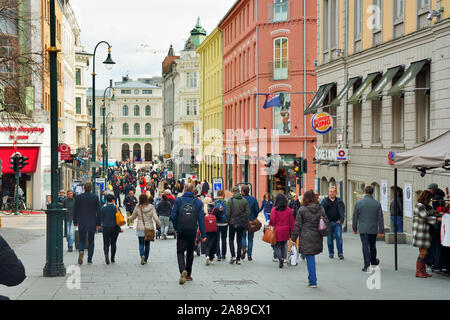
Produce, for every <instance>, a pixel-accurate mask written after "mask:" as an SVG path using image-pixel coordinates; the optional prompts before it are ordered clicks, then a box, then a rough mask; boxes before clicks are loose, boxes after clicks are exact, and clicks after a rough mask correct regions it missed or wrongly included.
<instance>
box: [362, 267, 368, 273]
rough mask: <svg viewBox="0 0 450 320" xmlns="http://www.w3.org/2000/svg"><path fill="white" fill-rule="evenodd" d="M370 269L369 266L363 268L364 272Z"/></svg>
mask: <svg viewBox="0 0 450 320" xmlns="http://www.w3.org/2000/svg"><path fill="white" fill-rule="evenodd" d="M368 269H369V267H364V268H362V270H361V271H362V272H367V270H368Z"/></svg>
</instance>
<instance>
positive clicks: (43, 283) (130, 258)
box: [0, 215, 450, 300]
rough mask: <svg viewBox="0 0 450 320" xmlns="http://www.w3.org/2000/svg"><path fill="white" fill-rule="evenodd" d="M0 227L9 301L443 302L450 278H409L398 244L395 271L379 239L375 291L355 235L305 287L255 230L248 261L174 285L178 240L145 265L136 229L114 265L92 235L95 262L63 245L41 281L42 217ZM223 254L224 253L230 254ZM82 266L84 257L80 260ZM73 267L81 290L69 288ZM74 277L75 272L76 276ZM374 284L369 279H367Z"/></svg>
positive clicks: (406, 257)
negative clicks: (59, 269)
mask: <svg viewBox="0 0 450 320" xmlns="http://www.w3.org/2000/svg"><path fill="white" fill-rule="evenodd" d="M2 218H3V228H1V229H0V234H2V235H3V236H4V237H5V239H6V240H7V241H8V242H9V243H10V244H11V246H12V247H13V248H14V250H15V252H16V254H17V255H18V257H19V258H20V259H21V260H22V262H23V263H24V265H25V268H26V272H27V279H26V280H25V281H24V282H23V283H22V284H21V285H19V286H16V287H12V288H7V287H4V286H0V294H2V295H7V296H9V297H10V298H11V299H20V300H30V299H44V300H48V299H54V300H60V299H63V300H86V299H87V300H92V299H105V300H117V299H119V300H120V299H131V300H143V299H170V300H175V299H176V300H186V299H187V300H210V299H214V300H217V299H226V300H248V299H251V300H268V299H275V300H279V299H282V300H286V299H287V300H292V299H295V300H297V299H300V300H303V299H437V300H442V299H448V298H449V297H450V295H449V292H450V289H449V288H450V278H449V277H446V276H444V275H441V274H437V273H434V274H433V277H432V278H429V279H418V278H415V276H414V275H415V262H416V258H417V250H416V248H413V247H411V246H410V245H399V271H397V272H396V271H394V247H393V246H392V245H388V244H385V243H384V242H378V243H377V247H378V256H379V258H380V260H381V265H380V280H381V282H380V285H381V288H380V289H379V290H377V289H373V290H369V289H368V287H367V282H368V278H369V277H370V276H375V274H370V273H363V272H362V271H361V268H362V253H361V245H360V240H359V236H356V235H353V234H350V233H344V255H345V260H342V261H341V260H338V259H333V260H330V259H329V258H328V254H327V249H326V244H325V243H324V249H325V251H324V253H322V254H320V255H319V256H317V257H316V263H317V277H318V288H317V289H309V288H307V287H306V285H307V270H306V264H305V263H304V262H303V261H302V260H300V261H299V264H298V266H285V267H284V268H282V269H279V267H278V263H275V262H272V249H271V248H270V246H269V245H267V244H266V243H264V242H262V241H261V237H262V234H261V231H260V232H258V233H256V234H255V241H254V252H253V258H254V261H251V262H249V261H247V260H245V261H243V262H242V265H240V266H239V265H236V264H234V265H230V264H229V263H228V261H221V262H217V261H214V264H212V265H210V266H206V265H205V258H204V257H203V256H200V257H197V256H196V257H195V260H194V267H193V274H192V276H193V278H194V281H192V282H187V283H186V284H185V285H182V286H181V285H179V284H178V279H179V272H178V265H177V260H176V252H175V247H176V240H174V239H173V237H169V239H168V240H157V241H156V242H153V243H151V250H150V259H149V263H148V264H147V265H144V266H141V265H140V258H139V250H138V243H137V237H136V231H135V229H128V228H127V227H125V229H124V230H125V231H124V232H123V233H121V234H120V235H119V239H118V251H117V256H116V264H114V265H106V264H105V262H104V257H103V252H102V244H103V242H102V241H103V240H102V235H101V233H99V234H97V235H96V238H95V253H94V259H93V262H94V263H93V265H86V264H83V265H82V266H81V267H80V269H78V265H77V257H78V254H77V252H71V253H69V252H67V250H66V248H67V244H66V242H65V240H64V251H65V252H64V264H65V266H66V268H67V271H68V272H67V276H66V277H58V278H44V277H43V276H42V271H43V268H44V265H45V243H46V236H45V226H46V217H45V215H41V216H29V217H27V216H26V217H22V216H18V217H13V216H8V217H2ZM228 257H229V254H228ZM85 263H86V258H85ZM77 270H79V274H80V277H81V278H80V279H81V283H80V284H81V286H80V289H69V288H70V285H71V284H72V285H73V284H74V283H76V282H74V281H73V279H75V276H76V274H77ZM74 272H75V273H74ZM371 283H373V282H371Z"/></svg>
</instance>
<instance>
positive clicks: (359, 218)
mask: <svg viewBox="0 0 450 320" xmlns="http://www.w3.org/2000/svg"><path fill="white" fill-rule="evenodd" d="M352 227H353V231H354V232H357V231H358V230H359V234H377V233H380V234H382V233H384V221H383V211H382V210H381V204H380V203H379V202H378V201H377V200H375V199H374V198H373V197H372V196H369V195H366V196H364V198H362V199H361V200H359V201H358V202H356V205H355V210H353V224H352Z"/></svg>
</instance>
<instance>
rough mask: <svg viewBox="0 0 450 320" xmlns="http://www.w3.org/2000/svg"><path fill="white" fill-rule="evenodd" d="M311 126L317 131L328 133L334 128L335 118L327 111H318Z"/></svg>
mask: <svg viewBox="0 0 450 320" xmlns="http://www.w3.org/2000/svg"><path fill="white" fill-rule="evenodd" d="M311 126H312V128H313V130H314V131H315V132H317V133H320V134H325V133H328V132H330V131H331V129H333V118H332V117H331V116H330V115H329V114H328V113H326V112H318V113H316V114H315V115H314V116H313V117H312V119H311Z"/></svg>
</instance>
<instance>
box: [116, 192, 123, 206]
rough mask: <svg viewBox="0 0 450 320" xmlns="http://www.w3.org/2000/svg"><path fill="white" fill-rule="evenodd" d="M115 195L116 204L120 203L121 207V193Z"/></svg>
mask: <svg viewBox="0 0 450 320" xmlns="http://www.w3.org/2000/svg"><path fill="white" fill-rule="evenodd" d="M115 197H116V204H118V205H119V207H121V206H122V202H121V201H120V193H119V194H118V195H115Z"/></svg>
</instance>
